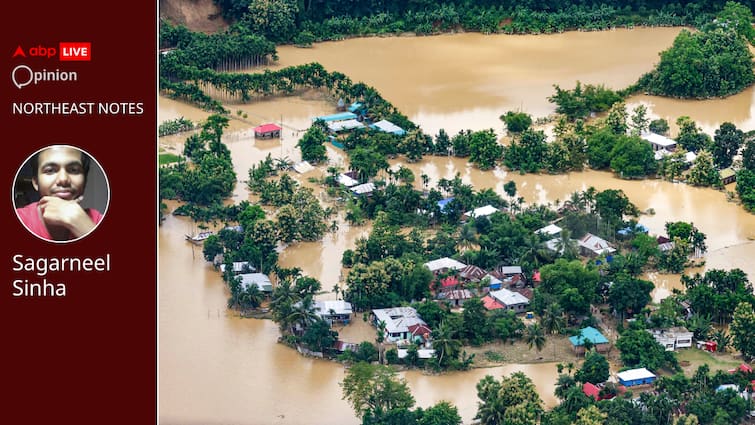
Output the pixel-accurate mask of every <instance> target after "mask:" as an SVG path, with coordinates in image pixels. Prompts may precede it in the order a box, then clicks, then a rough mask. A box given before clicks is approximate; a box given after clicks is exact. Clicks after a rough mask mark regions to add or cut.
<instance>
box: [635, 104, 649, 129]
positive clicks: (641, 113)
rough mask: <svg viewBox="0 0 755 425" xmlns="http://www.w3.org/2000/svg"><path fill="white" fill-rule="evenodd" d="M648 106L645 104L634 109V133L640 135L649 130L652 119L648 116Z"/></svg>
mask: <svg viewBox="0 0 755 425" xmlns="http://www.w3.org/2000/svg"><path fill="white" fill-rule="evenodd" d="M647 113H648V108H647V106H645V105H643V104H639V105H637V106H636V107H635V108H634V109H632V135H633V136H640V135H641V134H643V133H644V132H646V131H647V129H648V125H650V119H649V118H648V116H647Z"/></svg>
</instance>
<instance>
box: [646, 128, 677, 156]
mask: <svg viewBox="0 0 755 425" xmlns="http://www.w3.org/2000/svg"><path fill="white" fill-rule="evenodd" d="M640 137H642V139H643V140H645V141H647V142H648V143H650V146H652V147H653V151H655V152H658V151H661V150H665V151H667V152H673V151H674V150H676V140H674V139H669V138H668V137H666V136H661V135H660V134H656V133H653V132H647V133H645V134H643V135H642V136H640Z"/></svg>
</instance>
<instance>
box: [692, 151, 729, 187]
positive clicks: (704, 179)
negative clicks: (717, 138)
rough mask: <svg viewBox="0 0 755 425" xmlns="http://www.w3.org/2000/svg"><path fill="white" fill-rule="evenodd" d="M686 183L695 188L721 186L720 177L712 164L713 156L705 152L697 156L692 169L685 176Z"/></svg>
mask: <svg viewBox="0 0 755 425" xmlns="http://www.w3.org/2000/svg"><path fill="white" fill-rule="evenodd" d="M687 181H688V182H689V183H690V184H692V185H695V186H718V185H719V184H721V177H720V176H719V174H718V170H717V169H716V166H715V165H714V163H713V155H711V154H710V152H708V151H707V150H702V151H700V152H699V153H698V154H697V158H695V161H694V162H693V163H692V168H690V170H689V174H688V175H687Z"/></svg>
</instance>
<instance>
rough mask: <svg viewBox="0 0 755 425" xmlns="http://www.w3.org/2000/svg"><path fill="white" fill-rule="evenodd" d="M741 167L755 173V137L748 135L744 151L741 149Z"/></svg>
mask: <svg viewBox="0 0 755 425" xmlns="http://www.w3.org/2000/svg"><path fill="white" fill-rule="evenodd" d="M742 167H744V168H745V169H746V170H749V171H754V172H755V137H753V136H752V135H751V134H750V133H748V136H747V137H746V142H745V143H744V149H742Z"/></svg>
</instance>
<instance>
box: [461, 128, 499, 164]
mask: <svg viewBox="0 0 755 425" xmlns="http://www.w3.org/2000/svg"><path fill="white" fill-rule="evenodd" d="M502 154H503V147H502V146H501V145H499V144H498V138H497V137H496V135H495V133H494V132H493V130H492V129H488V130H481V131H475V132H474V133H472V135H471V136H470V138H469V161H470V162H472V163H473V164H475V165H477V167H478V168H479V169H481V170H489V169H491V168H493V167H495V165H496V162H498V160H500V159H501V155H502Z"/></svg>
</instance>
